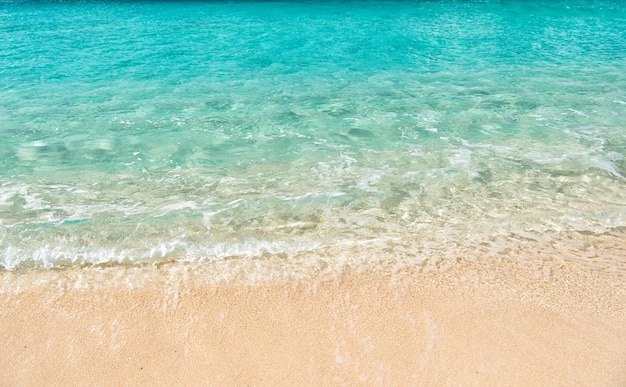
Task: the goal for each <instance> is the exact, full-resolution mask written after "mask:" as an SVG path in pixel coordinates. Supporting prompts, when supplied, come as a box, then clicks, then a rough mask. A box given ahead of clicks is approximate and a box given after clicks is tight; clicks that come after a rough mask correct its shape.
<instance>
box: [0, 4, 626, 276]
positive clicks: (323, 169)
mask: <svg viewBox="0 0 626 387" xmlns="http://www.w3.org/2000/svg"><path fill="white" fill-rule="evenodd" d="M624 25H626V5H625V4H623V2H620V1H594V2H592V1H549V2H548V1H546V2H532V4H529V3H528V2H523V1H506V2H502V1H486V2H484V1H481V2H478V1H477V2H472V1H469V2H468V1H445V2H422V1H382V2H375V1H358V2H357V1H354V2H352V1H348V2H335V1H328V2H124V1H113V2H107V1H104V2H95V1H94V2H90V1H87V2H39V1H37V2H32V1H14V2H3V3H2V4H0V117H2V120H0V135H1V136H2V141H1V142H0V256H1V259H0V265H1V266H2V267H4V268H7V269H13V268H16V267H30V266H36V267H40V266H41V267H57V266H65V265H81V264H93V263H98V264H108V263H130V264H132V263H137V262H161V261H170V260H181V261H202V260H221V259H227V258H231V257H247V258H255V257H260V256H263V255H270V256H274V257H277V259H279V260H285V259H289V258H290V257H292V256H294V255H297V254H300V253H302V252H316V254H320V252H324V254H327V256H328V257H332V256H336V255H338V251H343V250H342V249H344V248H346V246H348V247H349V246H355V245H359V244H362V243H379V242H380V243H382V244H381V246H383V247H381V249H383V248H384V249H389V248H391V249H394V248H397V246H404V247H407V246H408V247H410V249H411V250H412V251H418V252H419V254H420V256H421V257H422V258H423V259H431V258H437V257H447V256H458V255H462V254H473V253H474V252H475V251H476V250H480V251H488V252H493V253H494V254H495V255H499V254H500V255H501V254H506V252H510V251H514V252H518V253H519V254H522V253H523V252H525V251H528V250H529V249H531V250H532V249H535V250H536V249H539V248H541V249H543V250H545V251H548V252H549V253H546V254H552V255H562V256H564V257H566V258H568V259H580V260H583V261H588V262H592V261H593V262H594V263H593V264H594V265H599V266H601V267H613V268H614V267H619V268H623V267H624V261H625V258H624V257H625V256H626V252H624V250H623V247H620V245H621V246H623V237H624V230H626V210H625V209H624V208H626V207H625V204H626V189H625V188H626V182H625V180H626V161H625V159H624V156H625V155H626V137H625V134H626V92H624V90H626V32H625V31H624V28H623V26H624ZM604 237H611V238H616V239H615V242H611V243H612V244H611V246H612V247H611V248H614V250H612V251H613V253H612V254H610V256H606V254H604V255H602V253H601V252H598V251H596V250H597V249H598V248H599V247H598V245H599V244H602V243H603V245H606V242H602V243H600V242H598V241H600V239H598V238H604ZM529 246H530V247H529ZM533 251H534V250H533ZM535 253H536V252H535ZM329 259H331V258H329Z"/></svg>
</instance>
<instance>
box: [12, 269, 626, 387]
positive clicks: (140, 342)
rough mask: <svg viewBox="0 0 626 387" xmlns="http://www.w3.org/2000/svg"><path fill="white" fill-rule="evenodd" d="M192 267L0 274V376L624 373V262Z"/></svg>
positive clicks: (166, 379)
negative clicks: (308, 271) (108, 280)
mask: <svg viewBox="0 0 626 387" xmlns="http://www.w3.org/2000/svg"><path fill="white" fill-rule="evenodd" d="M103 270H104V271H105V272H106V271H111V272H113V271H116V270H117V271H121V270H123V269H119V268H109V269H103ZM141 270H144V271H146V272H149V271H155V270H167V269H166V268H154V267H147V268H143V269H141ZM190 272H193V270H191V271H190V270H187V271H185V273H187V274H185V278H182V277H181V278H180V280H179V281H178V283H175V284H174V283H169V284H168V283H159V282H158V281H152V282H151V281H147V282H145V283H143V284H142V285H141V286H139V287H135V288H131V287H124V286H120V285H119V284H117V285H115V286H107V285H106V284H100V285H99V286H97V287H92V288H88V289H85V288H81V287H80V286H76V287H77V288H74V285H76V283H77V282H76V277H77V276H78V275H79V274H77V273H80V270H73V271H72V270H67V271H64V272H62V273H61V274H59V273H56V274H55V275H56V277H54V279H53V280H49V279H48V280H45V281H44V280H41V278H40V277H41V276H43V275H45V274H42V273H30V274H14V273H4V274H2V276H1V277H0V280H1V281H2V283H0V346H1V348H0V350H1V351H2V352H1V353H2V361H1V362H0V385H3V386H10V385H15V386H18V385H19V386H22V385H148V384H150V385H153V384H158V385H169V384H176V385H220V386H221V385H454V386H458V385H480V386H484V385H493V386H496V385H497V386H501V385H519V386H530V385H533V386H539V385H545V386H559V385H576V386H578V385H586V386H590V385H608V386H624V385H626V313H625V311H624V305H625V304H626V280H625V279H624V277H623V276H621V275H619V274H618V273H604V272H598V271H590V270H588V269H586V268H584V267H582V266H580V265H578V264H574V263H558V264H557V263H551V262H546V263H544V264H543V267H542V270H541V271H540V272H537V270H536V268H535V267H533V266H531V265H528V264H522V263H519V262H515V261H513V260H502V261H498V262H491V263H486V262H481V261H479V260H478V261H459V262H456V263H454V264H452V265H451V267H449V268H447V269H445V270H443V269H437V270H425V269H423V268H413V269H410V268H409V269H405V270H403V271H401V272H395V273H391V272H389V271H385V270H369V271H364V272H355V271H354V270H353V271H350V270H346V271H345V272H344V273H342V274H341V275H338V276H337V277H336V278H332V279H324V280H322V279H320V278H313V279H310V280H306V281H298V282H295V281H268V282H264V283H261V284H257V285H254V286H250V285H236V284H232V283H231V284H228V283H227V284H218V285H210V284H206V283H203V282H202V281H197V280H194V276H196V277H197V276H201V275H204V274H189V273H190ZM117 278H119V275H118V277H117ZM196 279H197V278H196ZM72 281H73V282H72ZM83 282H84V279H83ZM27 283H28V284H30V285H29V286H24V284H27ZM173 289H174V290H173Z"/></svg>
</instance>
